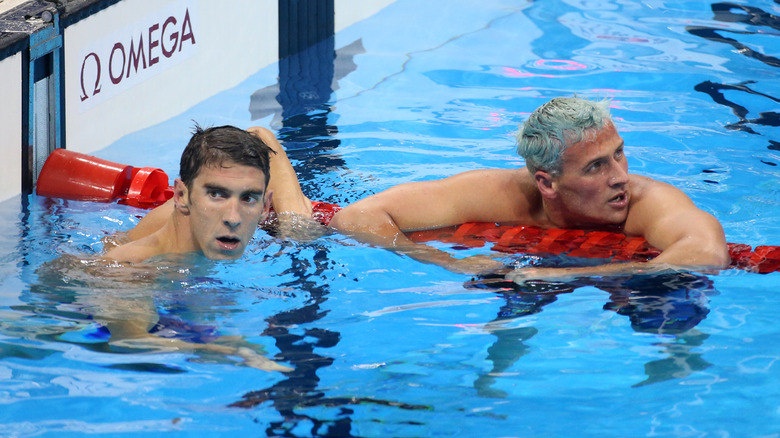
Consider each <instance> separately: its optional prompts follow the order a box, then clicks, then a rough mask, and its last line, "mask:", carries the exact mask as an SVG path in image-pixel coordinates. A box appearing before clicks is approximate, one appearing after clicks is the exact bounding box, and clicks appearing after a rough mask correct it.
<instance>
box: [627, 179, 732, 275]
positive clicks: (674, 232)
mask: <svg viewBox="0 0 780 438" xmlns="http://www.w3.org/2000/svg"><path fill="white" fill-rule="evenodd" d="M629 227H631V228H636V231H635V230H632V229H631V228H629ZM626 231H627V232H629V233H634V234H641V235H643V236H644V237H645V239H647V241H648V242H649V243H650V244H651V245H653V246H655V247H656V248H658V249H660V250H661V251H662V253H661V255H659V256H658V257H656V258H655V259H653V260H651V261H650V263H655V264H662V263H665V264H670V265H675V266H682V267H699V268H723V267H725V266H727V265H728V264H729V261H730V260H729V252H728V246H727V245H726V237H725V235H724V232H723V227H722V226H721V224H720V222H718V220H717V219H715V218H714V217H713V216H712V215H710V214H709V213H706V212H704V211H702V210H700V209H699V208H697V207H696V206H695V205H694V204H693V202H692V201H691V200H690V198H688V196H686V195H685V194H684V193H683V192H681V191H680V190H679V189H677V188H675V187H673V186H671V185H669V184H666V183H662V182H657V181H654V182H653V183H652V184H650V185H649V186H648V187H647V188H646V190H645V192H644V193H643V196H642V199H641V200H639V201H638V202H637V203H636V205H635V206H633V209H632V212H631V214H630V215H629V222H628V223H627V224H626Z"/></svg>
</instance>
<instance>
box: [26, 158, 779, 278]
mask: <svg viewBox="0 0 780 438" xmlns="http://www.w3.org/2000/svg"><path fill="white" fill-rule="evenodd" d="M37 191H38V194H39V195H41V196H50V197H56V198H65V199H75V200H84V201H99V202H112V201H119V202H121V203H126V204H130V205H133V206H137V207H142V208H151V207H155V206H157V205H159V204H162V203H164V202H165V201H166V200H168V199H169V198H170V197H171V196H172V195H173V190H172V189H171V188H170V187H168V176H167V175H166V174H165V172H163V171H162V170H160V169H154V168H140V169H139V168H132V167H131V166H126V165H122V164H118V163H114V162H111V161H106V160H102V159H99V158H95V157H92V156H89V155H85V154H80V153H77V152H72V151H67V150H65V149H57V150H55V151H54V152H53V153H52V154H51V155H50V156H49V158H48V159H47V160H46V163H45V164H44V166H43V168H42V169H41V174H40V175H39V177H38V182H37ZM312 209H313V217H314V219H317V220H318V221H320V222H321V223H323V224H324V225H328V224H329V223H330V220H331V219H332V218H333V215H334V214H336V212H337V211H339V210H340V209H341V207H339V206H338V205H335V204H328V203H325V202H316V201H315V202H312ZM269 220H272V218H269ZM408 236H409V238H410V239H411V240H413V241H415V242H428V241H432V240H438V241H441V242H445V243H451V244H454V248H472V247H482V246H484V245H485V244H486V243H491V244H492V247H491V249H493V250H494V251H501V252H507V253H530V254H560V255H567V256H571V257H587V258H603V259H611V260H628V261H631V260H635V261H647V260H650V259H652V258H653V257H656V256H657V255H658V254H660V251H659V250H658V249H656V248H653V247H652V246H650V245H649V244H648V243H647V241H646V240H645V239H643V238H641V237H628V236H625V235H623V234H619V233H611V232H606V231H590V232H586V231H583V230H564V229H542V228H539V227H532V226H515V227H512V226H499V225H496V224H494V223H486V222H472V223H466V224H463V225H460V226H453V227H447V228H441V229H436V230H428V231H415V232H413V233H408ZM729 254H730V255H731V266H732V267H735V268H740V269H745V270H749V271H753V272H759V273H762V274H766V273H769V272H776V271H778V270H780V246H758V247H756V248H755V249H752V248H751V247H750V246H749V245H744V244H737V243H729Z"/></svg>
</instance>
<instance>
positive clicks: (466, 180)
mask: <svg viewBox="0 0 780 438" xmlns="http://www.w3.org/2000/svg"><path fill="white" fill-rule="evenodd" d="M519 172H520V171H518V170H478V171H471V172H465V173H462V174H459V175H455V176H452V177H449V178H446V179H443V180H436V181H425V182H413V183H407V184H401V185H399V186H395V187H393V188H390V189H388V190H386V191H384V192H381V193H379V194H376V195H373V196H370V197H368V198H366V199H363V200H360V201H358V202H356V203H354V204H351V205H349V206H347V207H346V208H344V209H343V210H341V211H339V212H338V213H336V215H335V216H334V217H333V220H332V221H331V223H330V225H331V226H333V227H334V228H336V229H338V230H340V231H341V232H344V233H346V234H349V235H352V236H353V237H355V238H356V239H358V240H361V241H363V242H367V243H370V244H373V245H377V246H381V247H384V248H388V249H392V250H395V251H398V252H401V253H404V254H406V255H408V256H410V257H412V258H414V259H416V260H419V261H422V262H426V263H433V264H436V265H440V266H443V267H445V268H447V269H450V270H452V271H455V272H466V273H477V272H481V271H485V270H488V269H497V268H499V267H502V266H503V265H502V264H501V263H500V262H498V261H495V260H493V259H491V258H490V257H487V256H481V257H480V256H476V257H469V258H466V259H457V258H455V257H452V256H451V255H450V254H448V253H447V252H445V251H441V250H438V249H435V248H433V247H430V246H428V245H424V244H418V243H414V242H412V241H411V240H409V239H408V238H407V237H406V235H405V234H404V232H408V231H415V230H421V229H432V228H440V227H445V226H449V225H457V224H462V223H465V222H512V221H517V220H518V218H517V211H518V210H523V208H522V205H518V204H522V203H523V202H525V197H524V196H523V195H521V193H520V192H521V189H520V186H521V178H520V177H519ZM526 210H527V208H526Z"/></svg>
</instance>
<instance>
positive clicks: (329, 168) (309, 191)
mask: <svg viewBox="0 0 780 438" xmlns="http://www.w3.org/2000/svg"><path fill="white" fill-rule="evenodd" d="M364 52H365V49H364V48H363V41H362V40H360V39H358V40H355V41H354V42H352V43H351V44H348V45H347V46H345V47H342V48H341V49H339V50H336V51H334V38H333V37H330V38H327V39H325V40H323V41H320V42H319V43H317V44H315V45H313V46H311V47H309V48H307V49H305V50H302V51H301V52H298V53H295V54H293V55H290V56H287V57H285V58H283V59H281V60H280V61H279V82H278V83H277V84H275V85H272V86H269V87H265V88H263V89H260V90H257V91H256V92H254V93H253V94H252V96H251V99H250V104H249V112H250V113H251V117H252V120H257V119H260V118H263V117H267V116H269V115H273V120H272V122H271V126H272V127H275V128H278V131H279V134H278V137H279V140H280V141H281V142H282V143H283V144H284V147H285V150H286V151H287V154H288V156H289V157H290V161H291V162H292V164H293V167H294V168H295V171H296V173H297V174H298V178H299V180H300V183H301V188H302V189H303V192H304V193H306V195H307V196H309V198H310V199H316V200H319V201H328V202H332V203H342V202H344V201H343V200H336V199H327V196H325V194H324V193H323V191H322V187H321V183H320V181H321V180H322V179H321V175H322V174H324V173H330V172H334V171H336V170H338V169H342V168H344V167H345V165H346V164H345V162H344V160H343V159H342V158H341V157H340V156H339V155H338V153H336V151H335V149H336V148H338V146H339V144H340V143H341V141H340V140H339V139H338V138H337V137H336V135H337V134H338V132H339V131H338V126H336V125H335V124H333V123H332V122H331V120H329V119H332V118H333V117H332V116H331V114H332V106H331V97H332V94H333V92H334V91H335V90H338V88H339V85H338V83H339V80H341V79H343V78H344V77H345V76H347V75H348V74H350V73H352V72H353V71H355V70H356V69H357V65H356V64H355V62H354V60H353V59H354V57H355V56H357V55H359V54H361V53H364Z"/></svg>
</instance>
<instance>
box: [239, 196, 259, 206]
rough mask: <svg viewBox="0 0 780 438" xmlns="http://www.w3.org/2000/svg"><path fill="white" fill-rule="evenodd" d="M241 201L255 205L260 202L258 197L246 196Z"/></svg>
mask: <svg viewBox="0 0 780 438" xmlns="http://www.w3.org/2000/svg"><path fill="white" fill-rule="evenodd" d="M241 200H242V201H244V202H245V203H247V204H257V203H258V202H260V196H259V195H246V196H244V197H243V198H241Z"/></svg>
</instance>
